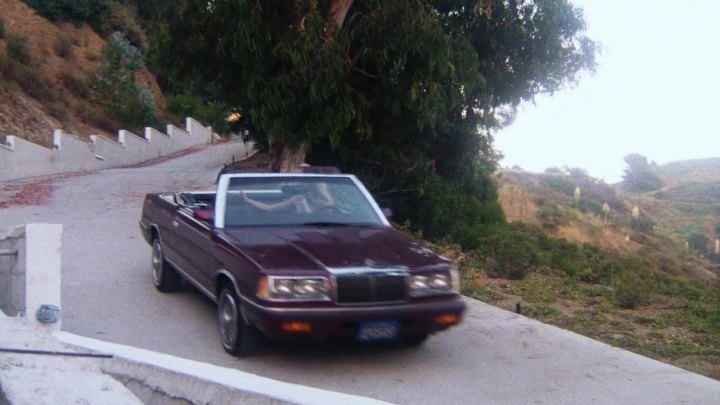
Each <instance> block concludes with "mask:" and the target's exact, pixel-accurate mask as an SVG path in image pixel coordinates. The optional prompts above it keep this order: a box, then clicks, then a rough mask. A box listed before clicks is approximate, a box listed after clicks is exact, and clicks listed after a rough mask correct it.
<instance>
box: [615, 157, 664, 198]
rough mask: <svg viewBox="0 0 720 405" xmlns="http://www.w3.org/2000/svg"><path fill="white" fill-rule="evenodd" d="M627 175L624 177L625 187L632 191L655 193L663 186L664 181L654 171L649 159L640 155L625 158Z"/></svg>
mask: <svg viewBox="0 0 720 405" xmlns="http://www.w3.org/2000/svg"><path fill="white" fill-rule="evenodd" d="M625 163H626V164H627V167H626V168H625V174H624V175H623V187H624V188H625V189H627V190H630V191H638V192H645V191H654V190H657V189H659V188H660V187H661V186H662V181H661V180H660V177H658V175H657V174H655V173H654V172H653V171H652V167H651V166H650V164H649V163H648V160H647V157H645V156H643V155H641V154H639V153H631V154H629V155H627V156H625Z"/></svg>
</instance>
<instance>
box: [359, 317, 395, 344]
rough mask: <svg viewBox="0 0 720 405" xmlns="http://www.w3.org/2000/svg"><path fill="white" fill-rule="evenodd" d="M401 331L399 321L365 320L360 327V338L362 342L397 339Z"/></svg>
mask: <svg viewBox="0 0 720 405" xmlns="http://www.w3.org/2000/svg"><path fill="white" fill-rule="evenodd" d="M399 331H400V322H398V321H373V322H363V323H361V324H360V328H359V329H358V336H357V338H358V340H359V341H361V342H378V341H383V340H395V339H397V338H398V334H399Z"/></svg>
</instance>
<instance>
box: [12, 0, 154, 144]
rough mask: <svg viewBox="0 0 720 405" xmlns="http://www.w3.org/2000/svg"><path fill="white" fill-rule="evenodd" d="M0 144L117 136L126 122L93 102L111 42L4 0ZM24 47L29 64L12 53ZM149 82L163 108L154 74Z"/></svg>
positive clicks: (147, 78) (86, 28) (144, 74)
mask: <svg viewBox="0 0 720 405" xmlns="http://www.w3.org/2000/svg"><path fill="white" fill-rule="evenodd" d="M0 10H2V12H1V13H0V20H1V24H2V25H3V26H4V35H3V36H2V37H0V141H1V140H2V138H3V137H4V136H5V135H16V136H19V137H21V138H24V139H27V140H30V141H32V142H35V143H38V144H41V145H44V146H51V144H52V132H53V130H55V129H62V130H64V131H67V132H71V133H73V134H75V135H78V136H80V137H87V136H89V135H94V134H101V135H105V136H109V137H113V136H114V134H115V132H116V131H117V130H118V129H119V128H120V127H121V124H120V123H118V122H117V121H116V120H114V119H113V118H111V117H110V116H109V115H108V114H107V113H106V112H105V111H103V110H102V109H100V108H99V107H98V106H97V104H96V103H95V102H94V101H93V99H92V84H93V80H94V77H95V74H96V72H97V69H98V67H99V61H100V55H101V52H102V48H103V46H104V44H105V40H104V39H103V38H101V37H100V36H99V35H98V34H97V33H96V32H95V31H93V29H92V28H91V27H89V26H88V25H87V24H84V25H82V26H75V25H74V24H72V23H68V22H59V23H53V22H51V21H48V20H47V19H45V18H44V17H42V16H40V15H38V14H37V13H36V12H35V10H33V9H32V8H30V7H29V6H28V5H27V4H25V3H24V2H23V1H21V0H0ZM11 42H14V45H15V46H16V48H17V44H18V43H20V44H21V45H20V47H21V48H23V49H24V52H25V53H26V54H27V55H28V60H25V61H22V60H19V59H18V58H17V57H16V56H12V55H11V53H10V52H8V44H9V43H11ZM140 79H141V80H142V81H144V82H146V83H148V84H149V85H150V86H151V88H152V89H153V90H154V93H155V95H156V104H157V105H162V95H161V92H160V90H159V89H158V87H157V84H156V82H155V79H154V78H153V77H152V75H151V74H150V73H149V72H148V71H147V70H144V71H143V72H142V73H141V74H140Z"/></svg>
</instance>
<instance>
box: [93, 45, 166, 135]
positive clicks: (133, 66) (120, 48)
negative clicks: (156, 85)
mask: <svg viewBox="0 0 720 405" xmlns="http://www.w3.org/2000/svg"><path fill="white" fill-rule="evenodd" d="M142 67H143V61H142V55H141V53H140V51H139V50H138V49H137V48H136V47H134V46H133V45H131V44H130V43H129V42H128V41H127V40H126V39H125V37H124V35H123V34H121V33H119V32H116V33H113V35H112V36H111V37H110V39H109V40H108V41H107V43H106V45H105V46H104V47H103V50H102V54H101V57H100V71H99V73H98V74H97V75H96V76H95V79H96V80H95V84H94V87H93V96H94V98H95V100H96V101H97V102H98V104H100V105H101V106H102V107H103V108H105V110H106V111H108V112H109V113H110V114H112V115H113V116H114V117H116V118H117V119H119V120H121V121H122V122H124V123H125V124H127V125H129V126H131V127H132V128H140V127H142V126H146V125H152V124H153V123H154V122H155V119H156V118H155V111H156V106H155V100H154V98H153V95H152V92H151V91H150V88H149V86H148V85H147V84H141V85H137V84H136V82H135V73H136V72H138V71H140V70H141V69H142Z"/></svg>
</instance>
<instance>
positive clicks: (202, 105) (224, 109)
mask: <svg viewBox="0 0 720 405" xmlns="http://www.w3.org/2000/svg"><path fill="white" fill-rule="evenodd" d="M165 106H166V107H167V109H168V111H170V112H171V113H173V114H176V115H178V116H181V117H193V118H195V119H198V120H200V122H202V123H204V124H207V125H210V126H212V127H213V130H214V131H216V132H218V133H227V132H229V131H230V124H229V123H228V121H227V117H228V116H229V115H230V108H229V107H228V106H226V105H223V104H221V103H219V102H216V101H205V100H203V99H202V98H200V97H198V96H192V95H187V94H180V95H171V96H167V97H166V98H165Z"/></svg>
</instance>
